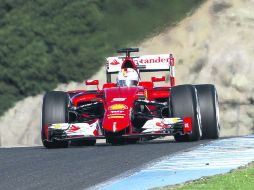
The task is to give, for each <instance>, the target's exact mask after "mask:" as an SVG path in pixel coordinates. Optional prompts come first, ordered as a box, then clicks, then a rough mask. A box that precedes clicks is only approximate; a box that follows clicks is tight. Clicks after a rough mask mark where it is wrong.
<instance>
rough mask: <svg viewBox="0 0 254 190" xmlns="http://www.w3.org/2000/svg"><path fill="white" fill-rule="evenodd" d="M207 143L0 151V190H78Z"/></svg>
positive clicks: (159, 142)
mask: <svg viewBox="0 0 254 190" xmlns="http://www.w3.org/2000/svg"><path fill="white" fill-rule="evenodd" d="M208 142H209V141H207V140H201V141H198V142H189V143H175V142H174V141H160V140H158V141H151V142H142V143H138V144H135V145H122V146H111V145H108V144H98V145H96V146H93V147H70V148H67V149H45V148H43V147H22V148H0V189H12V190H16V189H17V190H30V189H31V190H34V189H37V190H44V189H45V190H46V189H47V190H48V189H54V190H55V189H56V190H58V189H59V190H60V189H61V190H65V189H66V190H70V189H71V190H76V189H77V190H79V189H85V188H89V187H91V186H94V185H96V184H98V183H101V182H104V181H107V180H110V179H111V178H113V177H115V176H118V175H120V174H122V173H124V172H126V171H135V170H137V169H138V168H141V167H142V166H144V165H145V164H148V163H149V162H152V161H154V160H156V159H159V158H161V157H163V156H167V155H171V154H174V153H177V152H180V151H184V150H187V149H191V148H193V147H195V146H198V145H200V144H206V143H208Z"/></svg>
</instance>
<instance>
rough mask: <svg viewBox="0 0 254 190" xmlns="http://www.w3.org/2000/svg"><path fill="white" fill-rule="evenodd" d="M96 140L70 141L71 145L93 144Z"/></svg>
mask: <svg viewBox="0 0 254 190" xmlns="http://www.w3.org/2000/svg"><path fill="white" fill-rule="evenodd" d="M95 144H96V140H74V141H71V144H70V145H71V146H94V145H95Z"/></svg>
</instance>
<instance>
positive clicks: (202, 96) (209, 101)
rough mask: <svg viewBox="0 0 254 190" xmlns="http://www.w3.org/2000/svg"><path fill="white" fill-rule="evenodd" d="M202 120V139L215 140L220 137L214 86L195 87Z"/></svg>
mask: <svg viewBox="0 0 254 190" xmlns="http://www.w3.org/2000/svg"><path fill="white" fill-rule="evenodd" d="M195 87H196V89H197V92H198V98H199V105H200V112H201V118H202V133H203V134H202V138H203V139H217V138H219V136H220V124H219V103H218V95H217V91H216V88H215V86H214V85H212V84H201V85H195Z"/></svg>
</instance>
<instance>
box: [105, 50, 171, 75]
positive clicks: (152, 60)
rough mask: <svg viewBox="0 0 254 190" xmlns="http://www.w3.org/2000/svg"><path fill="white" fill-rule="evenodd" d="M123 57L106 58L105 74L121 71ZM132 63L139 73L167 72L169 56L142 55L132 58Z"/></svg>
mask: <svg viewBox="0 0 254 190" xmlns="http://www.w3.org/2000/svg"><path fill="white" fill-rule="evenodd" d="M124 59H125V57H108V58H106V62H107V73H118V72H119V71H121V66H122V63H123V61H124ZM133 62H134V63H135V65H136V66H137V69H138V70H139V71H140V72H149V71H169V70H170V55H168V54H160V55H143V56H140V57H133Z"/></svg>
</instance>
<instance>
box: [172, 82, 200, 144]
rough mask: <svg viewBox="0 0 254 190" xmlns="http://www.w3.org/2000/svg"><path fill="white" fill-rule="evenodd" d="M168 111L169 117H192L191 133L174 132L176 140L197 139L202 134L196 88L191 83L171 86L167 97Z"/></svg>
mask: <svg viewBox="0 0 254 190" xmlns="http://www.w3.org/2000/svg"><path fill="white" fill-rule="evenodd" d="M169 113H170V115H171V117H181V118H183V117H186V116H191V117H192V133H191V134H186V135H181V134H178V133H177V134H176V135H174V138H175V140H176V141H177V142H187V141H197V140H199V139H200V138H201V136H202V127H201V116H200V109H199V103H198V97H197V92H196V89H195V88H194V87H193V86H192V85H179V86H174V87H172V89H171V91H170V98H169Z"/></svg>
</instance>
